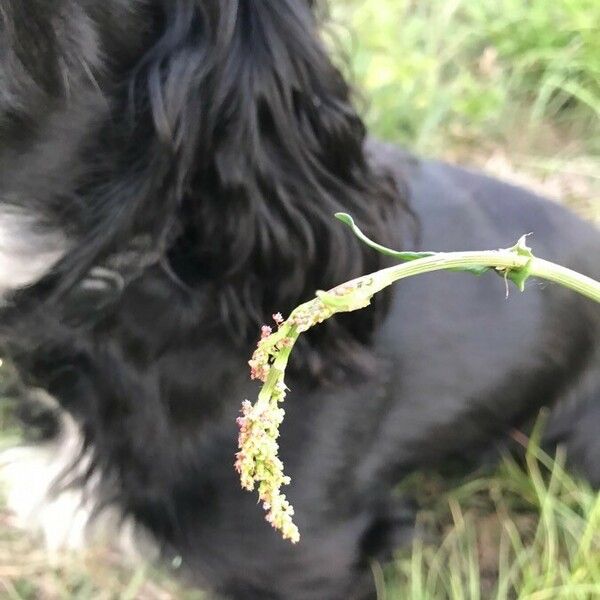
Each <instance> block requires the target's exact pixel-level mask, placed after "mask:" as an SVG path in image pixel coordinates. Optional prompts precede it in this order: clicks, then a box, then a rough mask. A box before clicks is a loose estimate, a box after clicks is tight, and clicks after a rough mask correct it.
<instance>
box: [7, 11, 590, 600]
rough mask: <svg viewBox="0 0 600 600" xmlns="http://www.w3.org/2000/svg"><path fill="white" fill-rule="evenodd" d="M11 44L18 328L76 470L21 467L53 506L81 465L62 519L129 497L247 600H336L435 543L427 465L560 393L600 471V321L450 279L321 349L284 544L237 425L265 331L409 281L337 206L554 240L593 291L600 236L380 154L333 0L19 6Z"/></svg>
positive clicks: (552, 296)
mask: <svg viewBox="0 0 600 600" xmlns="http://www.w3.org/2000/svg"><path fill="white" fill-rule="evenodd" d="M0 46H1V51H0V289H1V291H2V294H3V307H2V310H1V312H0V339H1V341H2V346H3V349H4V350H3V352H4V356H5V357H6V358H9V359H10V362H11V363H12V364H13V365H14V367H15V370H16V372H17V373H18V375H19V378H20V383H19V384H18V387H19V389H21V390H22V395H23V404H22V407H23V408H22V411H21V412H22V414H23V416H24V418H25V419H26V420H28V421H29V422H30V424H31V425H36V426H37V430H38V434H39V437H40V438H41V439H40V440H39V442H38V448H39V449H41V450H44V451H49V450H50V449H52V448H56V450H57V451H58V452H59V454H60V461H59V463H60V464H61V465H62V467H61V468H58V467H57V466H56V464H55V463H53V462H52V461H50V459H48V462H46V463H43V464H42V463H39V462H38V463H35V464H36V465H37V467H36V468H34V469H33V471H27V472H21V475H22V476H23V477H24V478H25V480H26V481H25V485H26V486H27V487H26V492H27V493H25V494H24V495H22V496H21V499H22V500H23V498H26V499H29V502H30V505H31V506H30V508H31V509H32V514H33V509H39V511H42V513H43V511H44V510H45V508H44V507H42V506H38V505H37V502H31V498H29V496H30V495H32V494H33V489H34V488H35V487H36V486H38V484H39V483H40V481H41V480H43V482H44V484H50V483H51V482H50V481H48V480H49V479H53V478H54V477H55V476H56V477H57V479H58V481H57V482H55V484H54V485H51V486H50V488H51V489H50V490H45V492H46V491H48V493H49V494H50V496H49V497H48V498H47V499H46V501H47V502H48V503H50V504H52V503H54V504H53V506H54V507H55V508H56V506H58V505H57V504H56V503H57V502H60V500H61V498H65V497H68V498H72V497H73V494H75V495H76V497H78V498H79V502H82V503H83V504H81V505H80V504H77V503H75V505H74V508H75V510H76V512H77V511H82V510H84V509H85V510H87V511H88V513H90V512H91V514H88V517H90V519H89V520H88V518H87V517H86V518H85V519H84V525H85V527H86V528H87V529H88V531H89V530H90V528H92V527H93V523H94V518H96V519H102V515H103V512H104V511H111V510H114V507H118V509H119V511H120V512H121V514H122V515H123V516H124V517H127V518H133V519H134V520H135V522H136V523H137V524H139V525H140V526H141V527H143V528H144V530H146V531H149V532H150V533H151V534H152V537H153V538H154V540H155V541H156V543H157V545H158V546H159V547H160V549H161V552H162V553H163V556H166V557H168V556H169V555H179V556H181V557H182V560H183V564H184V566H185V567H186V569H187V571H188V572H189V573H190V574H191V575H192V577H194V578H195V580H196V581H197V582H198V583H199V584H200V585H205V586H207V587H209V588H211V589H214V590H215V591H217V592H219V593H221V594H222V595H224V596H225V597H232V598H239V599H242V600H251V599H252V598H256V599H261V600H264V599H269V598H271V599H276V598H278V599H285V600H310V599H315V600H324V599H327V600H336V599H342V598H343V599H348V598H355V597H365V596H369V595H370V594H372V593H373V590H372V586H371V584H370V578H369V576H368V573H369V561H370V560H371V559H373V558H377V559H382V558H385V557H386V556H387V555H388V554H389V552H390V551H391V550H392V549H393V548H394V546H395V545H397V544H400V543H402V541H403V540H406V539H408V537H409V536H410V532H411V527H412V517H413V515H412V509H411V508H410V506H409V505H408V504H405V503H403V502H402V500H401V499H398V498H395V497H393V494H392V492H393V490H394V486H395V485H396V484H397V482H398V481H400V479H401V478H402V477H403V476H404V475H406V474H407V473H409V472H411V471H413V470H415V469H418V468H421V467H424V466H428V465H439V464H443V463H444V461H446V460H449V459H454V458H464V459H466V460H472V461H477V460H478V459H480V458H481V457H482V456H483V455H484V454H485V453H486V452H487V451H488V450H490V449H493V448H496V447H498V446H501V445H502V444H503V442H504V441H505V439H506V438H507V436H508V433H509V432H510V431H511V429H513V428H525V427H527V426H528V424H530V423H531V421H532V420H533V419H534V418H535V416H536V413H537V411H538V410H539V409H540V407H542V406H543V405H551V406H555V407H556V408H555V411H554V413H553V415H552V416H551V418H550V422H549V424H548V434H547V435H548V443H559V442H560V443H564V444H566V446H567V449H568V453H569V457H570V459H571V462H572V464H573V466H574V467H576V468H578V469H579V470H580V471H581V472H583V474H585V475H586V476H588V477H589V478H590V479H591V480H592V481H593V482H595V483H596V484H597V483H600V445H599V444H600V442H599V437H598V430H599V429H600V404H599V403H598V399H599V395H600V369H599V367H598V364H599V363H598V358H599V352H600V309H599V308H598V306H597V305H595V304H594V303H592V302H591V301H588V300H586V299H583V298H582V297H579V296H578V295H576V294H575V293H572V292H569V291H565V290H563V289H560V288H558V287H557V286H552V285H538V284H537V283H530V284H529V285H528V289H527V291H526V293H525V294H523V295H520V294H518V293H517V292H514V293H512V294H511V296H510V298H509V299H508V300H506V299H505V290H504V282H503V281H502V279H501V278H500V277H494V276H493V275H489V276H484V277H482V278H476V277H473V276H470V275H467V274H455V273H451V274H436V275H428V276H425V277H422V278H420V279H417V280H413V281H410V282H406V283H403V284H402V285H399V286H397V287H396V288H395V289H394V290H393V292H392V293H390V294H388V295H387V296H383V297H380V298H377V299H376V301H375V303H374V305H373V307H372V308H371V309H369V310H365V311H361V312H358V313H355V314H352V315H350V316H347V317H345V318H338V319H335V320H332V321H331V322H328V323H327V324H325V325H323V326H322V327H321V328H319V329H317V330H316V331H315V332H314V334H313V335H311V336H308V337H307V341H306V342H305V343H304V345H303V346H301V347H300V348H299V349H298V351H297V353H296V355H295V357H294V360H293V365H292V367H291V368H292V374H291V376H290V378H289V380H288V383H289V385H290V387H291V389H292V392H291V393H290V395H289V398H288V403H287V411H288V415H287V419H286V422H285V426H284V429H283V431H282V438H281V446H282V448H281V451H282V455H283V458H284V460H285V463H286V467H287V470H288V472H289V473H290V475H291V476H292V478H293V483H292V485H291V486H290V488H289V493H288V495H289V497H290V499H291V500H292V502H293V504H294V505H295V507H296V511H297V522H298V525H299V526H300V528H301V531H302V536H303V537H302V541H301V543H300V544H298V545H297V546H292V545H291V544H289V543H288V542H284V541H282V540H281V539H280V538H279V536H278V534H277V533H276V532H274V531H273V530H272V529H271V528H270V527H269V526H268V525H267V524H266V523H265V522H264V520H263V516H262V514H261V511H260V508H259V507H257V506H256V500H255V497H254V496H253V495H251V494H248V493H245V492H243V491H242V490H241V489H240V485H239V481H238V480H237V477H236V474H235V472H234V469H233V460H234V458H233V457H234V453H235V450H236V425H235V419H236V416H237V414H238V411H239V407H240V404H241V401H242V400H243V399H244V398H250V399H252V398H254V397H255V394H256V387H255V386H254V385H252V384H251V383H249V378H248V368H247V360H248V358H249V355H250V354H251V351H252V348H253V345H254V344H255V342H256V336H257V332H258V331H259V327H260V325H261V324H262V323H264V322H267V321H269V320H270V315H271V314H273V313H275V312H278V311H281V312H283V313H284V314H285V313H286V312H289V311H290V310H291V309H292V308H293V307H294V306H295V305H297V304H298V303H300V302H301V301H303V300H306V299H308V298H311V297H312V296H313V294H314V292H315V290H317V289H326V288H328V287H331V286H333V285H335V284H338V283H341V282H343V281H345V280H348V279H350V278H352V277H354V276H357V275H359V274H363V273H367V272H369V271H373V270H375V269H377V268H380V267H382V266H383V265H384V264H385V261H384V259H383V258H382V257H380V256H379V255H378V254H377V253H375V252H373V251H371V250H369V249H367V248H365V247H364V246H363V245H361V244H360V243H359V242H358V241H357V240H355V239H354V237H353V236H352V235H351V234H350V233H349V232H347V231H346V230H345V228H344V227H343V226H342V225H340V224H339V223H337V222H336V221H335V220H334V219H333V214H334V213H335V212H336V211H344V212H348V213H350V214H352V215H353V216H354V217H355V219H357V221H358V222H359V224H360V225H361V227H362V228H363V229H364V230H365V231H366V232H367V233H368V234H369V235H370V236H371V237H372V238H374V239H376V240H377V241H379V242H381V243H383V244H386V245H388V246H392V247H397V248H411V249H412V248H416V247H422V248H424V249H428V250H461V249H462V250H470V249H473V250H476V249H493V248H499V247H507V246H510V245H512V244H513V243H514V242H515V241H516V240H517V238H518V237H519V236H521V235H522V234H524V233H528V232H534V234H535V236H534V237H533V238H532V240H533V242H532V243H533V246H534V249H535V251H536V253H537V254H538V255H539V256H542V257H545V258H548V259H550V260H554V261H557V262H559V263H561V264H563V265H565V266H568V267H572V268H575V269H577V270H579V271H582V272H583V273H586V274H588V275H590V276H595V277H599V276H600V260H599V257H600V236H599V235H598V232H597V231H596V230H595V229H593V228H592V227H591V226H590V225H586V224H585V223H583V222H581V221H579V220H578V219H577V218H575V217H573V216H572V215H570V214H569V213H567V212H566V211H564V210H562V209H561V208H559V207H558V206H555V205H553V204H551V203H549V202H546V201H544V200H542V199H540V198H537V197H535V196H533V195H531V194H528V193H527V192H525V191H522V190H519V189H515V188H513V187H511V186H509V185H506V184H503V183H500V182H498V181H494V180H492V179H489V178H486V177H484V176H482V175H478V174H475V173H471V172H468V171H465V170H461V169H458V168H454V167H450V166H447V165H445V164H441V163H437V162H431V161H419V160H417V159H414V158H412V157H410V156H407V155H406V154H404V153H403V152H401V151H399V150H397V149H395V148H393V147H388V146H385V145H382V144H379V143H377V142H373V141H369V142H367V141H366V139H365V130H364V127H363V124H362V122H361V120H360V118H359V117H358V116H357V114H356V112H355V110H354V108H353V107H352V104H351V101H350V97H349V95H350V94H349V89H348V87H347V85H346V83H345V82H344V80H343V79H342V77H341V75H340V73H339V72H338V71H337V70H336V69H335V68H334V66H333V65H332V63H331V62H330V60H329V58H328V56H327V54H326V52H325V51H324V49H323V46H322V44H321V42H320V40H319V37H318V24H317V23H316V19H315V17H314V15H313V7H312V2H310V1H309V0H105V1H103V2H93V1H90V0H54V1H53V2H50V3H49V2H46V1H45V0H28V2H26V3H25V2H23V1H22V0H0ZM32 398H34V400H32ZM40 398H42V401H41V404H40ZM77 438H78V439H79V440H80V441H77ZM74 440H75V441H74ZM28 452H29V450H28ZM76 456H79V457H80V460H79V461H78V462H76V463H71V462H70V461H72V460H74V458H75V457H76ZM66 457H67V458H66ZM44 466H45V468H46V470H45V471H44V470H43V469H42V468H41V467H44ZM64 467H70V468H68V469H66V470H65V471H64V473H63V472H62V470H63V468H64ZM18 468H21V467H18ZM12 472H13V474H14V473H15V470H14V469H13V471H12ZM28 473H32V475H31V476H29V475H28V476H27V477H25V475H26V474H28ZM50 475H51V477H50ZM40 478H41V479H40ZM78 490H79V492H78ZM81 490H83V491H84V492H85V493H82V492H81ZM77 494H78V495H77ZM12 497H13V499H14V498H17V497H18V495H17V496H15V495H14V494H13V496H12ZM34 505H35V506H34ZM72 508H73V507H72ZM52 514H53V515H54V514H55V513H52ZM47 516H48V515H47ZM31 518H32V519H34V517H33V516H31ZM46 521H48V519H46ZM80 521H81V520H80ZM32 523H33V521H32ZM80 524H81V523H80ZM53 525H57V523H56V517H54V522H53Z"/></svg>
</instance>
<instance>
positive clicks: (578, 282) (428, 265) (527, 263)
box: [349, 250, 600, 302]
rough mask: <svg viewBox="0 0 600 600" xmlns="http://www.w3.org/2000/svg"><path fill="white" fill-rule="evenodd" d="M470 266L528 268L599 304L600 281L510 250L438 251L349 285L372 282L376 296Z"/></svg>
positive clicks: (506, 269)
mask: <svg viewBox="0 0 600 600" xmlns="http://www.w3.org/2000/svg"><path fill="white" fill-rule="evenodd" d="M472 266H479V267H489V268H490V269H495V270H497V271H498V272H499V273H502V272H507V273H508V272H511V271H515V270H520V269H525V268H527V269H528V272H529V276H530V277H539V278H540V279H546V280H548V281H552V282H554V283H558V284H560V285H562V286H564V287H567V288H569V289H571V290H574V291H576V292H578V293H579V294H582V295H583V296H586V297H587V298H590V299H592V300H595V301H596V302H600V282H598V281H595V280H594V279H592V278H591V277H587V276H585V275H582V274H581V273H577V272H575V271H572V270H571V269H567V268H565V267H561V266H560V265H556V264H554V263H551V262H549V261H546V260H543V259H541V258H535V257H528V256H519V255H518V254H516V253H515V252H514V251H512V250H492V251H485V252H440V253H436V254H434V255H433V256H428V257H426V258H419V259H417V260H414V261H411V262H408V263H402V264H399V265H394V266H392V267H388V268H387V269H383V270H381V271H378V272H377V273H373V274H371V275H367V276H362V277H359V278H357V279H355V280H354V281H353V282H349V283H356V282H359V281H365V280H369V279H372V284H371V285H369V286H368V287H369V293H373V294H375V293H377V292H379V291H380V290H382V289H384V288H385V287H387V286H389V285H391V284H392V283H394V282H396V281H399V280H400V279H405V278H407V277H413V276H415V275H422V274H424V273H432V272H434V271H443V270H454V269H462V268H465V267H472Z"/></svg>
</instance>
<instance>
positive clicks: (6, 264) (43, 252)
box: [0, 207, 67, 294]
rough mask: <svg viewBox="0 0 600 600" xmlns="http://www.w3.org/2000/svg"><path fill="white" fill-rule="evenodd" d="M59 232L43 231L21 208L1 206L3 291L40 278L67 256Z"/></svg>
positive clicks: (0, 281) (0, 276) (0, 275)
mask: <svg viewBox="0 0 600 600" xmlns="http://www.w3.org/2000/svg"><path fill="white" fill-rule="evenodd" d="M66 246H67V244H66V240H65V238H64V236H63V235H62V234H61V233H59V232H47V231H42V230H41V229H40V228H39V225H38V224H37V223H36V220H35V218H34V217H32V216H29V215H27V214H25V213H24V212H22V211H20V210H19V209H11V208H7V207H3V208H1V209H0V294H3V293H5V292H7V291H10V290H14V289H18V288H22V287H25V286H28V285H31V284H33V283H35V282H36V281H38V280H39V279H40V278H41V277H42V276H43V275H44V274H46V273H47V272H48V271H49V270H50V269H51V268H52V267H53V266H54V265H55V264H56V263H57V262H58V260H59V259H60V258H61V257H62V256H63V255H64V253H65V251H66Z"/></svg>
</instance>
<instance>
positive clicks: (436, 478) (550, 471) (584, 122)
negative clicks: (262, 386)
mask: <svg viewBox="0 0 600 600" xmlns="http://www.w3.org/2000/svg"><path fill="white" fill-rule="evenodd" d="M323 12H324V15H323V17H324V21H325V27H324V29H325V35H326V38H327V41H328V43H329V44H330V45H331V48H332V51H333V52H334V55H335V57H336V60H337V62H338V64H339V65H340V66H341V68H342V69H343V70H344V72H345V73H346V74H347V75H348V77H349V78H350V79H351V81H352V82H353V83H354V85H355V87H356V90H357V102H358V104H359V106H360V107H361V110H362V112H363V114H364V115H365V119H366V121H367V122H368V124H369V126H370V128H371V130H372V132H373V133H374V134H376V135H378V136H380V137H382V138H385V139H388V140H391V141H395V142H398V143H401V144H403V145H405V146H407V147H409V148H412V149H414V150H415V151H417V152H419V153H421V154H425V155H430V156H437V157H443V158H447V159H450V160H455V161H460V162H462V163H465V164H469V165H473V166H477V167H480V168H483V169H485V170H487V171H489V172H491V173H492V174H494V175H497V176H500V177H503V178H504V179H508V180H512V181H514V182H516V183H520V184H522V185H526V186H529V187H532V188H534V189H536V190H537V191H539V192H541V193H544V194H546V195H549V196H551V197H554V198H555V199H557V200H560V201H563V202H565V203H568V204H570V205H571V206H572V207H573V208H574V209H575V210H577V211H578V212H579V213H580V214H582V215H583V216H585V217H586V218H590V219H593V220H597V221H600V189H599V184H600V168H599V155H600V2H599V1H598V0H553V1H550V0H333V1H332V2H330V3H329V8H328V9H325V8H323ZM2 420H4V425H3V423H2ZM9 422H10V419H7V418H6V413H2V411H0V429H2V428H3V427H4V432H5V433H4V434H3V442H2V443H3V444H6V443H8V442H9V439H14V437H15V432H14V430H11V431H9V426H8V423H9ZM523 442H524V443H525V442H526V441H525V440H523ZM563 462H564V457H563V456H561V455H559V456H558V457H557V458H556V460H554V459H553V458H551V457H548V456H546V455H545V454H544V453H542V452H541V451H540V450H539V449H538V448H537V446H536V444H535V440H533V442H530V443H529V450H528V452H527V458H526V460H525V461H524V463H523V464H517V463H516V462H515V461H513V460H512V459H506V460H505V461H503V462H502V464H501V465H500V467H499V468H497V469H496V470H495V471H494V472H492V473H490V472H480V473H476V474H475V475H472V476H470V477H469V478H467V479H459V480H456V479H452V478H449V477H447V476H446V477H442V476H441V475H440V474H435V473H430V474H419V475H418V476H415V477H413V478H411V479H410V481H407V482H405V484H404V487H406V488H407V489H409V490H411V492H412V493H414V494H415V495H416V496H417V497H418V500H419V504H420V506H421V513H420V516H419V521H420V525H421V528H422V530H423V532H424V536H423V537H422V540H421V541H417V542H415V544H414V546H413V548H409V549H407V550H405V551H404V552H402V553H400V554H399V556H398V557H397V560H396V561H395V562H394V564H392V565H391V566H386V567H382V566H381V565H373V566H372V568H373V574H374V577H375V579H376V581H377V583H378V587H379V595H380V598H381V599H384V600H396V599H404V598H410V599H413V600H437V599H440V600H441V599H446V598H448V599H452V600H467V599H468V600H480V599H481V600H488V599H497V600H509V599H513V598H517V599H519V600H555V599H564V600H579V599H581V600H594V599H596V598H600V496H599V495H598V494H597V493H595V492H594V491H592V490H591V489H590V488H589V487H588V486H587V485H586V484H585V483H584V482H581V481H577V480H576V479H574V478H573V477H571V476H570V475H568V474H567V473H565V471H564V470H563V468H562V465H563ZM122 563H123V561H122V558H121V557H119V556H118V555H115V554H114V553H113V552H112V551H111V550H110V549H109V548H95V549H90V551H89V552H87V553H86V554H85V555H84V556H82V555H77V556H73V555H61V556H57V555H54V556H52V557H49V556H47V555H45V554H44V553H43V552H42V551H41V550H40V546H39V540H35V539H31V538H29V537H26V536H24V535H23V534H21V533H18V532H17V531H15V529H14V528H13V527H12V521H11V516H10V515H9V514H8V513H7V511H6V510H3V509H1V508H0V598H2V599H5V598H6V599H11V600H38V599H39V600H55V599H56V600H59V599H60V600H63V599H65V600H66V599H78V600H92V599H93V600H112V599H115V600H116V599H119V600H120V599H132V600H133V599H139V600H174V599H183V600H199V599H200V598H201V597H202V595H201V594H199V593H198V592H193V591H189V590H185V589H183V588H182V587H179V586H178V585H177V584H176V583H174V582H173V579H172V577H171V575H172V573H167V572H155V571H153V570H152V569H151V568H150V567H148V566H141V567H137V568H133V567H127V566H124V565H123V564H122ZM324 600H326V599H324Z"/></svg>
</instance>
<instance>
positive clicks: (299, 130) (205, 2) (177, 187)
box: [80, 0, 401, 329]
mask: <svg viewBox="0 0 600 600" xmlns="http://www.w3.org/2000/svg"><path fill="white" fill-rule="evenodd" d="M157 4H158V5H159V6H160V10H158V11H157V12H156V14H155V18H154V30H155V34H154V39H153V41H152V43H151V44H150V45H149V48H148V50H147V52H146V53H145V54H144V56H143V57H142V58H141V59H140V60H139V62H138V63H137V65H136V67H135V69H134V70H133V72H132V73H131V75H130V77H129V83H128V87H127V91H126V93H123V95H122V97H121V99H120V100H118V101H117V102H116V103H115V105H116V107H117V108H116V109H115V113H114V117H115V119H116V120H118V121H119V120H120V122H121V126H120V127H118V128H117V134H116V135H117V136H122V139H120V140H119V139H118V137H117V141H115V134H114V133H111V136H110V137H109V139H110V145H109V146H107V148H108V149H109V150H110V152H111V155H110V156H109V159H110V160H108V161H107V164H109V165H110V166H111V168H112V171H111V172H110V173H108V175H107V177H105V181H108V185H107V184H106V183H105V182H102V185H97V186H96V188H95V189H93V190H92V204H93V205H94V210H93V211H91V212H90V214H92V215H93V218H92V221H93V222H92V223H91V227H90V228H89V230H88V232H87V240H85V241H84V243H83V244H82V245H81V248H80V250H83V251H84V252H85V253H87V256H88V258H89V257H91V256H93V253H94V252H97V251H98V249H99V248H101V247H102V246H104V248H106V247H107V246H106V244H107V240H109V241H110V243H113V245H114V243H116V242H117V241H118V240H120V241H119V243H123V241H126V240H127V238H128V237H131V236H134V235H136V234H144V235H148V234H150V236H151V237H152V238H153V239H154V240H155V242H156V243H157V244H163V246H164V252H165V253H166V255H167V258H168V260H169V262H170V264H171V266H172V268H173V271H174V272H175V273H177V274H178V275H179V276H180V277H181V278H183V279H186V283H188V284H192V285H193V284H197V283H198V280H204V281H208V282H210V284H211V285H212V286H213V287H214V288H216V289H217V290H218V291H219V298H220V301H221V302H222V303H223V305H224V306H223V308H224V310H225V311H226V312H227V314H228V315H243V319H245V320H246V321H247V323H245V324H239V326H240V328H241V329H244V327H243V325H248V324H251V325H252V327H254V325H255V324H256V323H257V322H261V321H263V320H264V319H265V315H266V314H269V312H270V311H276V310H277V311H278V310H282V311H286V310H289V309H290V308H291V307H292V306H293V305H295V304H296V303H298V302H299V301H300V300H301V299H303V298H304V297H306V296H308V295H312V294H313V293H314V291H315V290H316V289H318V288H323V287H327V286H330V285H334V284H336V283H340V282H341V281H344V280H345V279H349V278H351V277H353V276H356V275H358V274H360V273H364V272H365V271H366V270H368V269H375V268H377V267H378V266H379V265H380V259H379V257H378V256H376V255H374V253H371V252H365V251H364V249H363V248H362V247H361V246H360V245H359V244H358V243H356V242H355V241H354V240H353V239H352V238H351V237H350V236H349V234H348V233H347V232H346V230H345V229H344V228H343V227H341V226H340V225H339V224H337V223H336V222H335V220H334V218H333V215H334V213H335V212H338V211H345V212H349V213H352V214H353V215H354V216H355V218H356V219H357V220H358V221H359V222H360V223H361V226H362V227H363V228H364V229H365V230H366V231H367V232H369V234H370V235H372V236H373V237H375V238H377V239H378V240H379V241H381V242H382V243H388V244H393V243H396V242H397V241H392V239H391V238H392V237H393V236H392V235H390V231H391V229H390V223H391V222H392V221H393V220H394V219H393V216H392V213H394V212H395V211H397V210H398V209H399V208H400V207H401V201H400V195H399V193H398V191H397V189H396V188H395V186H394V185H393V184H391V182H390V181H389V180H388V178H386V177H384V176H382V175H381V174H380V173H376V172H375V171H374V170H373V169H372V167H371V165H370V164H369V163H368V160H367V158H366V155H365V149H364V142H365V129H364V126H363V123H362V121H361V119H360V118H359V116H358V115H357V113H356V112H355V110H354V108H353V106H352V102H351V99H350V90H349V88H348V86H347V84H346V82H345V81H344V79H343V77H342V76H341V74H340V72H339V71H338V70H337V69H336V68H335V67H334V65H333V64H332V62H331V61H330V59H329V57H328V55H327V52H326V51H325V48H324V47H323V44H322V42H321V39H320V37H319V31H318V24H317V23H316V20H315V17H314V15H313V12H312V10H311V3H310V2H308V0H261V1H260V2H255V1H252V0H198V1H196V2H189V1H187V0H168V1H167V0H164V1H162V2H157ZM119 102H120V104H119ZM128 120H129V121H128ZM128 123H129V125H128V126H126V125H127V124H128ZM113 130H114V123H112V124H111V130H110V131H111V132H112V131H113ZM115 148H116V149H118V151H115ZM115 156H116V158H115ZM98 190H100V191H101V196H100V197H94V195H95V194H97V191H98ZM266 280H270V282H268V283H266Z"/></svg>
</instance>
